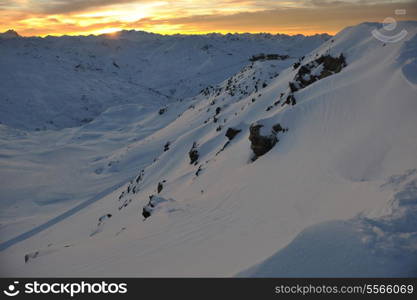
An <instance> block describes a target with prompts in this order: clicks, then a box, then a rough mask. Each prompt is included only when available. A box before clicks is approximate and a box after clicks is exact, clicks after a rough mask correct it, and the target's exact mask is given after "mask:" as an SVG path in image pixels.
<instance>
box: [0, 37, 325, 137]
mask: <svg viewBox="0 0 417 300" xmlns="http://www.w3.org/2000/svg"><path fill="white" fill-rule="evenodd" d="M10 36H13V37H18V36H16V35H15V34H13V32H7V33H5V34H3V35H2V36H1V37H4V38H0V53H1V56H0V69H1V70H2V71H1V72H0V122H1V123H2V124H6V125H8V126H12V127H16V128H20V129H30V130H44V129H61V128H66V127H75V126H80V125H82V124H85V123H88V122H90V121H91V120H93V119H94V118H96V117H97V116H98V115H99V114H100V113H102V112H104V111H105V110H106V109H107V108H109V107H112V106H115V105H123V104H141V105H146V106H148V107H152V108H153V109H155V110H156V109H157V108H158V107H161V106H163V105H166V104H167V103H171V102H173V101H176V100H178V99H183V98H186V97H191V96H194V95H196V94H197V93H198V91H199V90H201V89H202V88H205V87H206V86H208V85H210V84H217V83H218V82H221V81H223V80H224V79H226V78H228V77H230V76H232V75H233V74H234V73H236V72H238V71H239V69H240V68H242V67H243V66H245V65H246V64H247V63H248V61H249V58H250V57H251V56H252V55H254V54H258V53H260V52H267V53H269V52H272V53H278V54H285V55H288V54H291V55H292V56H297V57H298V56H301V55H304V54H306V53H308V52H309V51H311V50H312V49H314V48H316V47H317V46H319V45H320V44H321V43H322V42H324V41H326V40H327V39H328V38H329V36H327V35H317V36H311V37H304V36H285V35H238V34H237V35H226V36H223V35H202V36H182V35H176V36H162V35H156V34H148V33H145V32H135V31H124V32H121V33H119V34H118V35H103V36H88V37H59V38H56V37H46V38H5V37H10ZM158 109H159V108H158Z"/></svg>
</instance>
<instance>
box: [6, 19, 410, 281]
mask: <svg viewBox="0 0 417 300" xmlns="http://www.w3.org/2000/svg"><path fill="white" fill-rule="evenodd" d="M398 25H399V26H402V27H403V28H404V29H405V30H407V31H408V35H407V37H406V38H405V39H404V40H402V41H400V42H398V43H393V44H389V43H387V44H384V43H382V42H380V41H378V40H377V39H375V38H374V37H373V36H372V34H371V32H372V30H374V29H377V28H380V27H381V25H380V24H376V23H364V24H360V25H358V26H355V27H350V28H347V29H345V30H343V31H342V32H340V33H339V34H338V35H337V36H335V37H334V38H333V39H331V40H329V41H327V42H325V43H324V44H323V45H321V46H320V47H319V48H317V49H316V50H313V51H312V52H311V53H310V54H308V55H306V56H305V57H304V58H302V59H300V60H293V61H292V62H291V65H287V66H285V64H289V63H290V61H289V60H282V61H281V60H278V61H256V62H254V63H252V64H250V65H248V66H247V67H245V68H244V69H242V70H241V72H239V73H237V74H236V75H234V76H232V77H231V78H229V79H227V80H225V81H224V82H223V83H221V84H220V85H213V87H210V88H207V89H204V90H203V91H202V92H201V93H200V94H199V95H198V96H196V97H194V98H191V99H190V102H187V103H185V101H183V102H177V103H175V104H172V105H169V106H168V107H167V111H166V112H165V113H166V114H167V115H165V116H166V117H167V119H168V118H169V116H173V115H175V116H176V117H172V119H171V120H169V121H168V122H167V123H166V124H164V125H163V126H161V127H160V129H157V130H154V131H152V132H151V133H150V134H149V135H146V136H144V137H143V138H141V139H139V140H137V141H131V142H129V143H126V146H125V147H123V148H120V149H119V150H118V151H112V152H111V153H112V154H111V156H110V157H106V158H104V160H103V162H105V163H108V162H112V163H111V164H110V165H109V164H107V165H106V164H105V163H104V164H102V162H100V163H98V164H97V165H95V167H100V172H99V173H100V174H103V175H100V176H105V177H104V178H106V180H111V179H110V178H111V177H110V176H109V174H112V173H111V172H112V170H117V169H124V168H137V170H136V175H135V176H132V177H131V180H130V181H129V182H126V183H125V184H124V185H123V186H121V187H120V188H117V187H116V188H115V189H114V190H113V191H110V190H109V191H106V192H107V193H105V194H106V195H100V196H102V197H98V199H93V200H94V201H91V203H88V204H89V205H86V206H81V207H79V208H77V209H75V210H74V211H72V212H69V213H64V214H62V215H60V216H59V217H58V218H57V219H56V220H55V221H54V222H50V223H46V224H45V225H44V226H42V227H41V228H39V229H37V230H35V232H34V233H33V234H32V233H30V232H29V233H28V234H26V235H23V236H21V237H20V238H18V239H15V240H11V241H6V242H4V243H2V244H0V249H1V250H3V251H2V252H0V259H1V263H2V266H3V267H2V274H4V275H13V276H19V275H20V276H56V275H59V276H234V275H237V274H239V275H243V276H366V275H375V276H398V275H403V276H404V275H406V276H409V275H416V267H417V259H416V257H417V247H416V237H417V225H416V223H415V217H416V211H417V200H416V199H417V193H416V190H417V189H416V171H415V170H416V169H417V157H416V155H415V153H417V133H416V130H415V128H416V125H417V119H416V117H415V116H416V112H417V102H416V99H417V97H416V94H417V93H416V92H417V86H416V83H415V80H414V79H415V74H416V70H415V69H414V68H413V67H412V66H413V65H414V64H415V61H416V59H417V52H416V51H414V50H413V49H415V45H416V40H417V23H416V22H402V23H399V24H398ZM285 67H287V68H285ZM284 68H285V69H284ZM277 70H279V71H277ZM278 73H279V74H278ZM184 105H185V106H184ZM185 107H188V109H186V110H185V111H183V110H184V109H185ZM161 118H162V119H165V117H164V114H162V116H161ZM162 119H161V120H162ZM155 120H157V119H153V120H150V122H149V123H148V124H154V122H155ZM126 122H128V121H126ZM110 124H111V123H109V125H110ZM93 125H94V122H92V123H91V126H93ZM126 126H127V125H126ZM128 128H129V127H128ZM145 128H146V127H144V130H145ZM80 130H82V129H80ZM110 132H112V131H111V129H110ZM85 147H86V149H88V145H85ZM90 147H91V146H90ZM47 155H48V154H47ZM147 155H148V156H147ZM150 155H153V156H154V157H155V159H154V160H152V162H150V163H148V162H147V159H148V158H149V157H150ZM109 160H110V161H109ZM115 173H117V172H115ZM113 183H114V184H117V183H118V182H117V180H113ZM35 233H36V234H35ZM344 237H345V238H344ZM342 253H344V254H349V255H343V254H342ZM399 253H401V256H399V255H398V254H399ZM324 256H325V258H326V263H327V262H329V263H328V264H327V266H326V268H323V261H324ZM303 262H304V263H303ZM405 265H407V267H406V268H405ZM341 266H349V267H348V268H341ZM367 267H369V268H373V271H367V269H366V268H367Z"/></svg>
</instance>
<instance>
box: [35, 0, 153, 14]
mask: <svg viewBox="0 0 417 300" xmlns="http://www.w3.org/2000/svg"><path fill="white" fill-rule="evenodd" d="M149 1H150V0H46V1H42V2H41V3H39V1H38V0H31V1H30V2H29V5H28V7H29V8H30V9H31V10H32V11H35V12H38V13H44V14H65V13H70V12H77V11H83V10H87V9H91V8H99V7H105V6H109V5H114V4H125V3H134V2H135V3H137V2H149Z"/></svg>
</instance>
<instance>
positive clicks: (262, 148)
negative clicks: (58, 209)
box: [249, 123, 278, 161]
mask: <svg viewBox="0 0 417 300" xmlns="http://www.w3.org/2000/svg"><path fill="white" fill-rule="evenodd" d="M262 127H264V125H262V124H258V123H254V124H252V125H251V126H250V128H249V141H250V142H251V149H252V151H253V153H254V155H255V156H254V157H253V158H252V160H253V161H255V160H256V159H257V158H258V157H260V156H262V155H264V154H265V153H267V152H268V151H269V150H271V149H272V148H273V147H274V146H275V144H276V143H277V142H278V138H277V135H276V133H275V132H274V131H271V133H270V134H269V135H262V134H261V128H262Z"/></svg>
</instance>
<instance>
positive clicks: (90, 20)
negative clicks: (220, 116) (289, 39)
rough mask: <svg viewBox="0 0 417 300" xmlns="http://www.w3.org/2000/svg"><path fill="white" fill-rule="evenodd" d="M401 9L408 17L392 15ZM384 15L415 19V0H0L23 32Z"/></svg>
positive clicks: (174, 28)
mask: <svg viewBox="0 0 417 300" xmlns="http://www.w3.org/2000/svg"><path fill="white" fill-rule="evenodd" d="M396 9H405V10H406V12H407V13H406V15H395V10H396ZM386 17H395V19H396V20H404V19H408V20H416V19H417V0H411V1H410V0H396V1H395V0H394V1H385V0H380V1H375V0H299V1H285V0H282V1H281V0H211V1H199V0H175V1H174V0H161V1H159V0H0V32H3V31H6V30H8V29H14V30H16V31H17V32H19V34H21V35H24V36H32V35H40V36H45V35H63V34H70V35H75V34H91V33H92V34H100V33H109V32H114V31H118V30H122V29H136V30H145V31H151V32H157V33H164V34H174V33H207V32H221V33H227V32H270V33H288V34H297V33H302V34H314V33H322V32H327V33H330V34H334V33H336V32H337V31H339V30H340V29H342V28H344V27H346V26H349V25H354V24H357V23H360V22H363V21H378V22H382V21H383V20H384V19H385V18H386Z"/></svg>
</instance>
